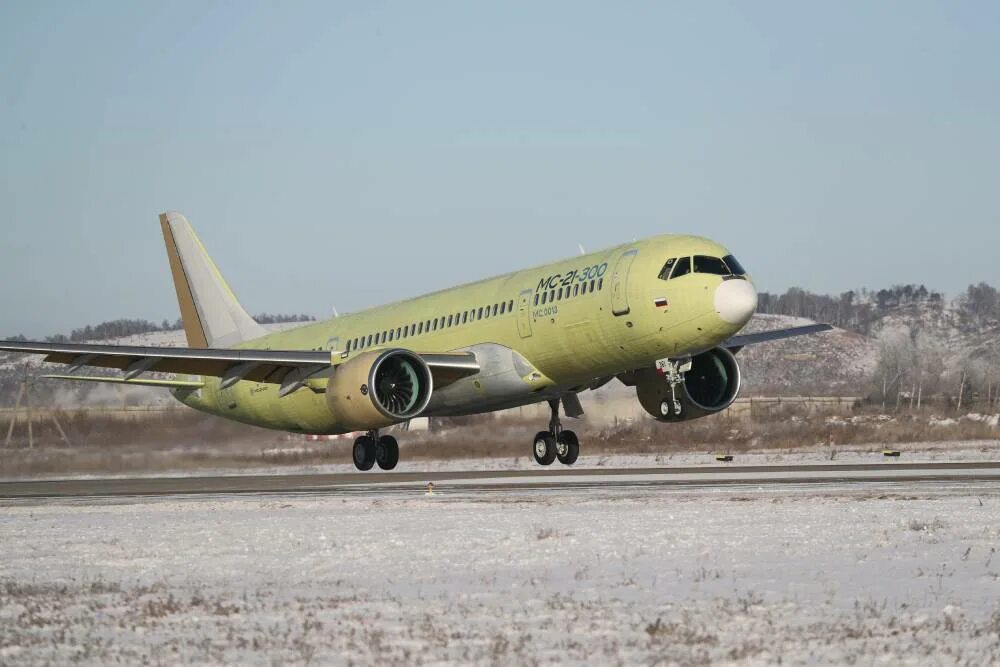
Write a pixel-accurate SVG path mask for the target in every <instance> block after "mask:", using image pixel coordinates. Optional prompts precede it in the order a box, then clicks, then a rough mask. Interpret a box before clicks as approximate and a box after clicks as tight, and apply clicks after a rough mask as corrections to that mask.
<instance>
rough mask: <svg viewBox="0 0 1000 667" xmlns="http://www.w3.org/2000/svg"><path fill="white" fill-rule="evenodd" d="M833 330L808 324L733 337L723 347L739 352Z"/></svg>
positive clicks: (825, 326)
mask: <svg viewBox="0 0 1000 667" xmlns="http://www.w3.org/2000/svg"><path fill="white" fill-rule="evenodd" d="M832 328H833V327H832V326H830V325H829V324H808V325H806V326H802V327H791V328H790V329H775V330H773V331H761V332H759V333H752V334H743V335H740V336H733V337H732V338H730V339H729V340H727V341H726V342H725V343H723V344H722V347H726V348H729V350H730V351H732V352H738V351H740V350H741V349H743V348H744V347H746V346H747V345H754V344H756V343H766V342H768V341H772V340H781V339H783V338H793V337H795V336H808V335H809V334H814V333H820V332H821V331H829V330H830V329H832Z"/></svg>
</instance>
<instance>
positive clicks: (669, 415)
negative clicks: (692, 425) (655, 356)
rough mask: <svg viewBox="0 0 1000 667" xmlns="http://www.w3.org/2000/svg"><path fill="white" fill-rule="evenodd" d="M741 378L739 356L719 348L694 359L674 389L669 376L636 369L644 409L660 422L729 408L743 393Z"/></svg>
mask: <svg viewBox="0 0 1000 667" xmlns="http://www.w3.org/2000/svg"><path fill="white" fill-rule="evenodd" d="M741 381H742V376H741V374H740V365H739V363H738V362H737V361H736V357H735V356H733V353H732V352H730V351H729V350H727V349H725V348H722V347H717V348H715V349H712V350H709V351H708V352H703V353H702V354H699V355H697V356H695V357H692V358H691V368H690V369H689V370H687V371H685V372H684V373H683V381H681V382H680V383H679V384H678V385H677V386H676V387H675V389H674V392H671V390H670V382H669V381H668V379H667V378H666V377H664V376H663V375H661V374H660V373H658V372H657V371H656V370H654V369H652V368H643V369H640V370H638V371H636V373H635V393H636V396H638V398H639V403H640V404H641V405H642V407H643V409H644V410H645V411H646V412H648V413H649V414H651V415H653V417H655V418H656V419H658V420H659V421H664V422H668V421H684V420H687V419H696V418H698V417H704V416H706V415H710V414H713V413H716V412H719V411H720V410H725V409H726V408H728V407H729V406H730V405H732V402H733V401H734V400H736V396H737V394H739V393H740V383H741ZM675 399H676V404H675ZM678 407H679V408H680V409H679V410H678V409H677V408H678Z"/></svg>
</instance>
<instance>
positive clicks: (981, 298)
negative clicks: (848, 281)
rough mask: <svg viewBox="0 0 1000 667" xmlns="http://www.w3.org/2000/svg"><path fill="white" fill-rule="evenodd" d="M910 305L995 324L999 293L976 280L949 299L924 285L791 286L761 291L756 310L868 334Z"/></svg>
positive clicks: (971, 322)
mask: <svg viewBox="0 0 1000 667" xmlns="http://www.w3.org/2000/svg"><path fill="white" fill-rule="evenodd" d="M909 308H920V309H929V310H937V311H943V310H944V309H946V308H951V309H953V310H954V311H955V312H956V314H957V315H958V316H959V321H960V322H963V323H966V324H968V325H969V326H973V327H982V326H995V325H996V324H997V322H998V321H1000V293H998V292H997V290H996V288H994V287H992V286H991V285H988V284H986V283H979V284H977V285H969V287H968V288H967V289H966V290H965V292H963V293H962V294H960V295H959V296H958V297H956V298H955V299H953V300H952V301H950V302H948V301H946V300H945V298H944V295H943V294H941V293H940V292H934V291H932V290H928V289H927V288H926V287H925V286H923V285H894V286H892V287H890V288H888V289H880V290H878V291H871V290H867V289H861V290H857V291H855V290H851V291H849V292H844V293H843V294H840V295H839V296H830V295H828V294H814V293H812V292H809V291H807V290H804V289H801V288H799V287H793V288H791V289H789V290H788V291H786V292H785V293H784V294H771V293H768V292H761V293H760V295H759V297H758V304H757V312H758V313H762V314H766V315H791V316H793V317H805V318H809V319H811V320H816V321H818V322H829V323H830V324H833V325H834V326H837V327H841V328H842V329H849V330H851V331H856V332H858V333H861V334H865V335H869V334H870V333H871V332H872V328H873V327H874V325H875V324H876V323H878V321H879V320H881V319H882V318H883V317H885V316H886V315H888V314H890V313H891V312H893V311H898V310H902V309H909Z"/></svg>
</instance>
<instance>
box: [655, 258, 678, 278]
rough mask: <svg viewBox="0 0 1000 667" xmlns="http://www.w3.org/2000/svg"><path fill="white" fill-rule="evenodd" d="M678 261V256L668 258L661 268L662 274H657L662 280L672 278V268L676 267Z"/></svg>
mask: <svg viewBox="0 0 1000 667" xmlns="http://www.w3.org/2000/svg"><path fill="white" fill-rule="evenodd" d="M676 263H677V258H676V257H671V258H670V259H668V260H667V263H666V264H664V265H663V268H662V269H660V275H659V276H657V277H658V278H659V279H660V280H670V269H672V268H674V264H676Z"/></svg>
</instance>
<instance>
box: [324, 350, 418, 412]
mask: <svg viewBox="0 0 1000 667" xmlns="http://www.w3.org/2000/svg"><path fill="white" fill-rule="evenodd" d="M432 391H433V380H432V378H431V371H430V368H428V366H427V364H426V362H424V360H423V359H421V358H420V357H419V356H417V355H416V354H414V353H413V352H410V351H408V350H399V349H396V350H373V351H372V352H364V353H362V354H360V355H358V356H357V357H355V358H354V359H351V360H350V361H347V362H345V363H343V364H341V365H340V366H338V367H337V370H336V372H335V373H334V374H333V376H332V377H331V378H330V382H329V384H328V385H327V388H326V404H327V407H328V408H329V409H330V412H331V413H333V417H334V419H335V421H336V424H337V427H338V428H341V427H342V428H344V429H347V430H352V431H368V430H371V429H376V428H382V427H384V426H389V425H390V424H396V423H399V422H402V421H406V420H407V419H412V418H414V417H416V416H418V415H419V414H420V413H421V412H423V411H424V409H425V408H426V407H427V403H428V401H430V400H431V392H432Z"/></svg>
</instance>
